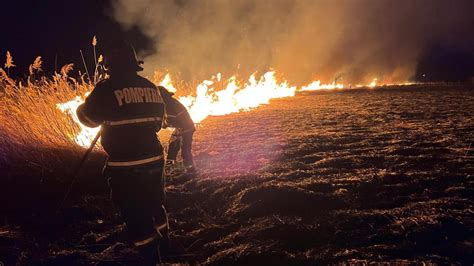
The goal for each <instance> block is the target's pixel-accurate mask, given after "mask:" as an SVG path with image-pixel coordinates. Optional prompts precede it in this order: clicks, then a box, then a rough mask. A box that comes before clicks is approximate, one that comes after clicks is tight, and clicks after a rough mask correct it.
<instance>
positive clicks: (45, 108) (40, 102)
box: [0, 57, 93, 164]
mask: <svg viewBox="0 0 474 266" xmlns="http://www.w3.org/2000/svg"><path fill="white" fill-rule="evenodd" d="M71 69H72V65H65V66H64V67H62V69H61V72H60V73H55V74H54V75H53V76H52V77H51V78H47V77H45V76H40V75H39V71H40V70H41V59H40V58H39V57H38V58H37V60H35V62H34V63H33V64H32V65H31V66H30V75H29V76H28V77H27V79H26V80H24V81H15V80H13V79H11V78H10V77H9V76H8V74H7V73H6V72H5V71H3V70H1V69H0V92H1V93H0V121H2V123H1V124H0V153H1V154H2V160H3V161H4V163H5V162H8V161H9V160H13V159H16V160H27V159H28V160H32V161H34V162H35V163H38V164H41V163H42V161H41V160H42V158H43V159H44V158H46V157H50V156H53V157H54V152H53V153H51V154H45V153H44V152H45V151H47V150H48V149H50V150H53V148H54V149H65V148H67V149H77V148H78V146H77V145H75V143H74V141H73V139H74V138H73V136H75V135H77V134H78V132H79V131H80V127H79V125H78V124H77V123H75V122H74V121H73V120H72V118H71V117H70V116H68V115H65V114H64V113H63V112H61V110H59V109H58V108H56V104H58V103H61V102H66V101H69V100H70V99H72V98H75V97H78V96H80V95H84V93H85V92H87V91H90V90H91V88H92V87H93V85H92V84H91V83H89V82H85V81H84V80H83V79H82V78H81V79H79V80H77V79H74V78H72V77H70V76H68V72H69V71H70V70H71ZM40 155H41V156H40Z"/></svg>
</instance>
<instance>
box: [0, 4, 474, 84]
mask: <svg viewBox="0 0 474 266" xmlns="http://www.w3.org/2000/svg"><path fill="white" fill-rule="evenodd" d="M118 2H125V3H128V4H131V5H133V4H134V2H133V1H115V3H118ZM171 2H173V1H171ZM174 2H176V3H178V2H179V3H178V4H176V5H177V6H186V3H190V2H193V1H186V0H182V1H174ZM257 2H258V1H257ZM386 2H387V1H386ZM459 2H462V1H456V3H459ZM464 2H465V3H468V4H467V6H466V8H464V9H468V8H470V7H474V4H472V1H471V3H470V4H469V2H468V1H467V2H466V1H464ZM111 3H112V1H110V0H95V1H94V0H81V1H59V0H49V1H39V0H22V1H8V2H7V3H2V7H3V11H2V21H3V26H2V29H1V31H2V34H1V36H2V39H1V42H0V56H1V57H0V58H1V60H0V62H1V63H2V65H3V62H4V55H5V53H6V51H7V50H8V51H10V52H11V53H12V55H13V59H14V63H15V64H16V65H17V67H16V68H15V69H14V70H13V71H12V74H13V75H14V76H17V77H18V76H20V77H23V76H24V75H25V74H26V73H27V68H28V65H29V64H30V63H31V62H33V60H34V59H35V57H36V56H39V55H40V56H42V59H43V68H44V70H45V71H46V72H48V73H51V72H52V71H54V70H55V67H56V66H57V67H58V68H59V67H61V66H62V65H64V64H67V63H74V64H75V69H76V70H83V64H82V61H81V58H80V53H79V50H81V49H82V50H83V52H84V55H85V57H86V60H87V62H88V64H90V65H92V62H93V61H92V60H93V53H92V45H91V40H92V37H93V36H94V35H96V36H97V37H98V40H99V48H100V45H101V44H103V43H104V42H103V41H104V40H106V39H109V38H114V39H116V38H117V37H118V36H120V37H123V38H124V39H127V40H128V41H130V42H131V43H133V44H134V46H135V48H136V49H137V50H138V51H139V52H140V51H141V52H145V54H153V53H154V51H155V50H156V48H155V47H156V46H157V45H156V42H157V38H156V36H155V39H154V40H153V38H150V36H149V35H146V34H144V33H142V30H143V25H141V28H140V25H133V24H132V25H128V26H129V27H128V29H127V30H124V28H123V27H122V26H121V24H119V22H117V17H116V15H117V14H115V18H114V14H113V8H112V4H111ZM198 3H199V2H198ZM258 3H261V2H258ZM333 3H334V2H333ZM427 3H430V2H429V1H428V2H427ZM336 4H337V2H336ZM188 6H189V5H188ZM127 8H129V7H127V6H126V7H125V9H127ZM460 9H461V10H462V9H463V8H462V7H460ZM467 13H469V12H467ZM473 13H474V12H471V15H470V16H472V17H473V18H467V19H465V21H467V22H468V23H467V24H466V23H464V24H463V25H462V27H463V32H466V28H467V32H468V31H469V29H470V28H472V29H473V30H472V31H471V32H474V25H469V23H470V22H471V21H474V15H472V14H473ZM415 14H416V13H415ZM153 16H154V15H153ZM440 19H443V18H440ZM118 20H120V19H118ZM178 22H179V20H178ZM318 23H319V22H318ZM122 25H123V23H122ZM401 27H405V25H401ZM457 27H458V28H459V26H457ZM458 28H453V29H452V32H456V31H457V30H458ZM387 35H389V34H387ZM472 35H474V34H471V36H466V37H465V38H469V39H470V40H472V39H474V38H473V36H472ZM158 38H159V37H158ZM397 41H401V42H400V45H401V46H403V40H397ZM154 42H155V43H154ZM191 45H192V43H191ZM397 45H398V44H396V45H393V46H395V47H396V46H397ZM466 47H468V48H466ZM469 47H470V46H469V45H457V44H456V43H454V44H453V43H452V42H443V41H440V42H433V43H429V44H428V45H424V48H423V51H422V53H421V55H420V56H419V59H418V63H417V65H416V71H415V73H414V76H413V77H412V78H413V79H416V80H422V81H438V80H446V81H467V80H471V78H472V77H473V76H474V47H472V48H469ZM269 50H270V49H269ZM193 54H196V55H198V53H194V51H193ZM259 54H265V53H261V52H259ZM388 54H389V55H388V56H387V55H386V53H385V52H384V56H385V57H387V58H391V57H397V55H395V54H394V55H393V56H390V53H388ZM273 57H274V56H273ZM374 57H377V55H374ZM266 59H267V58H263V59H262V60H260V61H262V62H263V61H265V60H266ZM214 60H216V61H217V62H224V61H226V60H227V61H228V58H221V57H220V56H217V57H216V56H215V58H214ZM382 60H385V59H382ZM254 61H259V59H256V60H254ZM184 62H185V63H186V58H184ZM363 62H364V61H362V63H363ZM394 62H396V60H394ZM161 63H164V65H166V64H167V62H163V61H162V62H161ZM242 63H244V62H242ZM257 63H259V62H257ZM209 64H211V65H212V64H213V63H212V62H209ZM321 64H322V67H323V68H324V66H327V67H326V68H328V69H329V70H328V71H332V68H331V66H329V65H328V64H326V63H321ZM394 64H395V63H394ZM181 65H183V64H181ZM234 65H235V64H234ZM262 65H263V67H266V65H265V64H263V63H262ZM333 68H334V69H336V67H333ZM336 70H337V69H336ZM192 71H193V69H192ZM192 71H191V72H192ZM212 71H214V70H212ZM337 71H338V70H337ZM337 71H334V72H337ZM426 73H429V75H428V76H426V75H425V74H426ZM205 74H207V73H205ZM336 74H337V73H335V75H336Z"/></svg>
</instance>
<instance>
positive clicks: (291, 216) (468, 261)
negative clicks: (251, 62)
mask: <svg viewBox="0 0 474 266" xmlns="http://www.w3.org/2000/svg"><path fill="white" fill-rule="evenodd" d="M473 114H474V90H473V89H472V88H455V87H449V86H441V87H430V88H428V87H423V86H420V87H407V88H383V89H376V90H367V89H362V90H351V91H347V90H346V91H330V92H312V93H304V94H299V95H297V96H296V97H293V98H286V99H279V100H274V101H272V103H271V104H270V105H267V106H262V107H260V108H258V109H256V110H253V111H251V112H245V113H238V114H232V115H228V116H222V117H211V118H208V119H207V120H205V121H204V122H203V124H202V125H201V126H200V127H199V129H198V131H197V133H196V136H195V144H194V154H195V158H196V164H197V167H198V168H199V174H198V176H196V177H190V176H186V175H182V174H180V173H179V170H177V171H174V173H172V174H170V175H169V176H168V181H167V182H168V184H167V202H166V205H167V209H168V211H169V215H170V225H171V228H172V238H173V245H174V246H175V249H176V251H177V252H178V253H179V252H180V253H182V254H192V256H187V257H176V258H174V259H172V260H171V261H174V262H181V263H205V264H222V265H231V264H240V265H244V264H245V265H252V264H269V265H278V264H281V265H298V264H312V265H314V264H332V263H342V262H352V263H355V262H357V261H365V262H367V263H368V262H392V263H396V262H398V263H402V262H406V263H414V264H415V263H421V262H432V263H436V264H465V265H472V263H473V262H474V254H473V251H474V247H473V245H474V234H473V230H474V212H473V210H474V209H473V195H474V193H473V191H474V186H473V183H474V179H473V178H474V154H473V153H474V151H473V149H472V147H471V150H470V151H469V150H468V147H469V144H470V143H471V142H472V141H473V140H474V133H473V132H474V117H473ZM165 135H166V134H165ZM164 140H166V136H165V137H164ZM473 145H474V144H473ZM56 154H59V155H61V154H64V158H68V160H69V163H70V161H71V160H73V159H74V161H77V158H78V157H79V156H80V154H78V153H77V152H76V153H72V152H68V151H60V152H57V153H56ZM103 159H104V156H103V155H102V154H100V153H96V154H94V157H93V159H91V160H89V161H88V162H87V164H86V170H85V171H84V172H83V173H82V175H81V177H80V181H79V182H78V183H77V184H76V186H75V189H74V190H73V193H72V195H71V198H70V200H69V201H68V202H67V204H66V208H65V209H64V210H63V211H61V212H60V213H59V214H56V213H55V212H54V210H55V208H56V206H57V202H58V201H59V198H60V197H61V193H63V192H64V186H65V185H64V184H65V182H67V181H68V180H67V179H66V178H61V177H60V178H56V179H55V178H47V177H48V176H56V177H58V176H60V174H58V173H66V172H67V171H66V170H68V169H70V168H72V167H73V164H71V163H70V166H69V168H67V169H62V170H61V171H60V170H55V169H54V166H51V167H50V168H49V169H50V170H49V172H47V173H46V174H45V173H44V169H43V172H42V175H44V176H46V177H45V178H41V181H38V179H35V178H33V177H31V176H34V177H36V175H38V171H39V169H42V168H34V167H26V168H24V169H23V171H22V172H21V173H18V172H14V171H13V170H12V167H9V168H5V167H6V166H4V169H2V171H3V172H6V173H8V178H7V179H6V180H9V181H8V182H7V181H4V183H5V184H4V185H3V191H4V192H3V193H2V195H3V197H2V201H3V202H7V203H6V204H3V208H2V213H3V216H4V218H3V219H2V224H1V225H2V226H1V227H0V261H3V262H4V263H6V264H7V265H9V264H15V263H18V264H20V265H64V264H76V265H120V264H122V265H128V264H136V263H137V262H138V261H139V258H138V257H137V255H136V254H135V253H134V252H133V251H132V250H130V249H129V248H128V247H127V246H126V245H123V244H120V243H117V242H120V240H121V237H122V229H123V226H122V225H121V223H120V219H119V217H118V215H117V214H116V211H115V209H114V207H113V206H112V204H111V202H110V200H109V199H108V195H107V187H106V182H105V180H103V178H102V177H100V175H99V174H98V173H99V172H100V165H101V163H102V162H103ZM65 161H67V160H65ZM25 164H26V163H25ZM25 169H33V170H31V172H28V171H29V170H25ZM12 172H14V173H12ZM48 173H49V174H48ZM55 173H56V174H55ZM64 175H65V176H67V175H66V174H64ZM18 176H30V178H29V179H27V180H36V181H34V182H33V181H24V182H22V181H20V180H21V179H19V178H18ZM6 200H8V201H6Z"/></svg>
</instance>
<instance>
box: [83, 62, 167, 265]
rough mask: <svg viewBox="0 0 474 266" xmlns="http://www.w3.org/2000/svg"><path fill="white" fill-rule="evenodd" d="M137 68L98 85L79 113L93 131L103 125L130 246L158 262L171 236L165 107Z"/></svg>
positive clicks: (115, 194)
mask: <svg viewBox="0 0 474 266" xmlns="http://www.w3.org/2000/svg"><path fill="white" fill-rule="evenodd" d="M136 71H137V69H118V68H117V69H114V68H112V73H111V75H110V78H109V79H106V80H104V81H102V82H100V83H98V84H97V86H96V87H95V88H94V90H93V91H92V93H91V94H90V95H89V96H88V97H87V99H86V101H85V103H84V104H82V105H81V106H80V107H79V108H78V110H77V115H78V117H79V119H80V121H81V122H82V123H83V124H85V125H86V126H89V127H97V126H99V125H102V129H101V144H102V146H103V147H104V149H105V151H106V152H107V154H108V155H109V158H108V161H107V163H106V166H105V168H104V175H105V176H106V177H107V178H108V179H109V185H110V188H111V197H112V200H113V202H114V203H115V205H116V206H117V207H118V208H119V210H120V213H121V216H122V218H123V219H124V221H125V223H126V227H127V233H128V237H129V239H130V241H131V242H132V243H133V244H134V245H135V246H136V247H137V248H138V249H139V251H141V252H142V251H144V252H142V253H143V254H145V256H148V258H146V260H147V261H149V262H152V264H153V261H154V260H155V258H150V256H152V257H153V256H155V255H156V256H157V255H158V254H157V249H156V247H157V246H156V245H157V244H158V242H159V241H160V239H165V240H166V239H167V237H168V220H167V215H166V210H165V208H164V206H163V202H164V199H165V192H164V176H163V174H164V173H163V167H164V158H163V148H162V146H161V144H160V141H159V139H158V137H157V132H158V131H159V130H160V129H161V124H162V121H163V118H164V103H163V98H162V97H161V95H160V92H159V90H158V89H157V88H156V87H155V85H154V84H153V83H151V82H150V81H148V80H147V79H145V78H143V77H141V76H139V75H137V73H136Z"/></svg>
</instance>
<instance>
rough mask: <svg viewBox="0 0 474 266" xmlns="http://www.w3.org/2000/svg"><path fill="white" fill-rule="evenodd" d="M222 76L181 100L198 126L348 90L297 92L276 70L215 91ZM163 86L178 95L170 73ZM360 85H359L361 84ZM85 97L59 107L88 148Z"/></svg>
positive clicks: (320, 87) (78, 139) (317, 85)
mask: <svg viewBox="0 0 474 266" xmlns="http://www.w3.org/2000/svg"><path fill="white" fill-rule="evenodd" d="M221 79H222V75H221V74H220V73H218V74H217V75H216V76H213V77H212V78H211V79H210V80H204V81H203V82H202V83H201V84H199V85H198V86H197V88H196V95H195V96H191V95H189V96H183V97H180V98H179V99H178V100H179V101H180V102H181V103H182V104H183V105H184V106H186V108H187V109H188V111H189V113H190V115H191V118H192V119H193V121H194V122H195V123H200V122H202V121H203V120H204V119H206V118H207V117H208V116H219V115H227V114H230V113H236V112H241V111H248V110H251V109H253V108H256V107H258V106H260V105H262V104H268V103H269V102H270V100H271V99H275V98H283V97H292V96H294V95H295V93H296V92H297V91H315V90H332V89H342V88H345V87H346V86H344V85H343V84H336V83H331V84H321V82H320V81H319V80H317V81H313V82H311V83H310V84H308V85H307V86H302V87H301V88H300V89H297V88H296V87H295V86H290V85H289V84H288V82H287V81H283V82H280V83H279V82H278V81H277V79H276V77H275V72H274V71H269V72H266V73H265V74H263V75H262V76H261V77H260V78H259V79H257V77H256V75H255V74H253V75H251V76H250V77H249V79H248V81H247V82H246V83H244V84H240V83H239V82H238V81H237V78H236V77H235V76H233V77H231V78H229V79H228V80H227V83H226V85H225V88H224V89H222V90H218V91H216V83H217V82H221ZM160 85H162V86H164V87H165V88H167V89H168V90H169V91H171V92H176V91H177V90H176V88H175V87H174V86H173V82H172V80H171V77H170V75H169V74H166V75H165V77H164V78H163V80H162V81H161V82H160ZM358 86H360V85H358ZM367 86H368V87H375V86H377V79H374V80H373V81H372V83H370V84H369V85H367ZM86 96H87V94H86V95H84V97H79V96H78V97H76V98H75V99H73V100H71V101H69V102H65V103H60V104H58V105H57V107H58V108H59V109H60V110H61V111H62V112H64V113H67V114H69V115H71V117H72V118H73V119H74V121H75V122H76V123H78V124H79V125H80V126H81V132H80V133H79V134H78V135H77V136H76V137H75V139H74V140H75V141H76V143H78V144H79V145H81V146H84V147H87V146H88V145H90V143H91V141H92V139H93V138H94V136H95V135H96V134H97V132H98V130H99V129H97V128H96V129H91V128H88V127H85V126H83V125H82V124H81V123H80V122H79V120H78V118H77V116H76V109H77V107H78V106H79V105H80V104H81V103H82V102H83V101H84V98H85V97H86Z"/></svg>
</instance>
